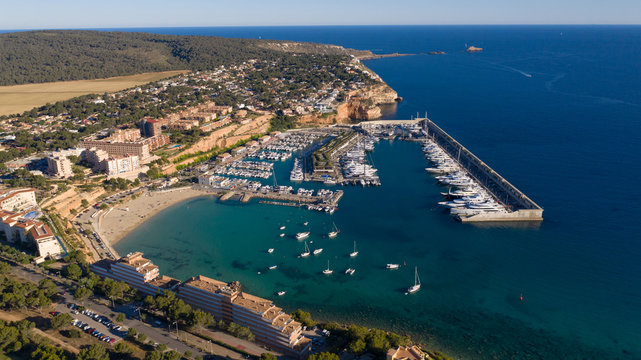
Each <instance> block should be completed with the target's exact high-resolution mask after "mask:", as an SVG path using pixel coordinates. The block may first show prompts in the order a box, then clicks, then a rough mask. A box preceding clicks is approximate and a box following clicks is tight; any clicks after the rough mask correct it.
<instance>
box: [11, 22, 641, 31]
mask: <svg viewBox="0 0 641 360" xmlns="http://www.w3.org/2000/svg"><path fill="white" fill-rule="evenodd" d="M359 26H363V27H365V26H369V27H373V26H377V27H392V26H396V27H411V26H426V27H427V26H542V27H543V26H641V23H639V24H612V23H567V24H563V23H559V24H540V23H527V24H507V23H506V24H500V23H499V24H327V25H296V24H293V25H292V24H290V25H188V26H180V25H175V26H153V25H145V26H102V27H51V28H49V27H45V28H15V29H0V31H46V30H111V29H196V28H234V27H244V28H251V27H274V28H275V27H359Z"/></svg>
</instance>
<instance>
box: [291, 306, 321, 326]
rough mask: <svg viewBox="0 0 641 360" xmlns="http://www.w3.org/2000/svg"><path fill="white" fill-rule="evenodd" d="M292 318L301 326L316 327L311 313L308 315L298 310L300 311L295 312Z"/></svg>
mask: <svg viewBox="0 0 641 360" xmlns="http://www.w3.org/2000/svg"><path fill="white" fill-rule="evenodd" d="M292 318H294V320H296V321H298V322H300V323H301V324H303V325H305V326H307V327H311V326H315V325H316V322H315V321H314V320H312V315H311V314H310V313H308V312H305V311H303V310H301V309H298V310H296V311H294V312H293V313H292Z"/></svg>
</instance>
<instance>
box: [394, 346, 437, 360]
mask: <svg viewBox="0 0 641 360" xmlns="http://www.w3.org/2000/svg"><path fill="white" fill-rule="evenodd" d="M425 358H426V356H425V354H424V353H423V352H422V351H421V349H419V348H418V346H416V345H415V346H412V347H409V346H399V347H398V348H396V349H390V350H389V351H388V352H387V356H386V359H387V360H424V359H425ZM428 358H429V357H428Z"/></svg>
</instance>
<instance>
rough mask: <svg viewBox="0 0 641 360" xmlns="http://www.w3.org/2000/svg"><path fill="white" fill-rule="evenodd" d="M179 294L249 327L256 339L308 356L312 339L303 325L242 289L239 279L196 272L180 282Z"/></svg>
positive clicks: (195, 303) (209, 311)
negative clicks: (228, 281)
mask: <svg viewBox="0 0 641 360" xmlns="http://www.w3.org/2000/svg"><path fill="white" fill-rule="evenodd" d="M178 297H180V298H181V299H183V301H185V303H187V304H190V305H192V306H193V307H196V308H199V309H201V310H203V311H206V312H208V313H210V314H212V315H214V317H215V318H217V319H222V320H224V321H227V322H234V323H236V324H238V325H242V326H245V327H248V328H249V329H250V330H251V332H252V333H253V334H254V335H255V336H256V340H257V341H259V342H261V343H263V344H266V345H268V346H269V347H271V348H273V349H274V350H277V351H280V352H283V353H285V354H287V355H289V356H294V357H296V358H301V357H305V356H307V354H308V353H309V350H310V346H311V341H310V340H309V339H308V338H305V337H303V336H302V326H301V324H300V323H299V322H297V321H295V320H294V319H292V317H291V316H289V315H288V314H287V313H285V312H283V309H282V308H279V307H277V306H276V305H274V303H272V302H271V301H270V300H267V299H263V298H259V297H257V296H254V295H250V294H247V293H245V292H243V291H242V287H241V284H240V283H239V282H238V281H234V282H231V283H225V282H222V281H218V280H214V279H210V278H208V277H205V276H202V275H199V276H196V277H192V278H191V279H189V280H187V281H185V282H184V283H182V284H181V285H180V286H179V288H178Z"/></svg>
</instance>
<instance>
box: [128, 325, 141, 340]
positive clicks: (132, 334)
mask: <svg viewBox="0 0 641 360" xmlns="http://www.w3.org/2000/svg"><path fill="white" fill-rule="evenodd" d="M136 335H138V330H136V329H135V328H132V327H131V328H129V330H127V338H128V339H130V340H133V339H135V338H136Z"/></svg>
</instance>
